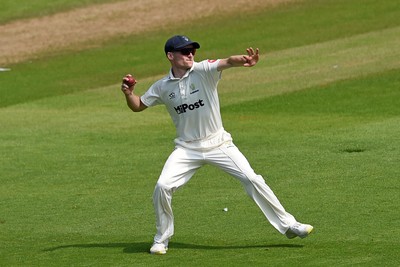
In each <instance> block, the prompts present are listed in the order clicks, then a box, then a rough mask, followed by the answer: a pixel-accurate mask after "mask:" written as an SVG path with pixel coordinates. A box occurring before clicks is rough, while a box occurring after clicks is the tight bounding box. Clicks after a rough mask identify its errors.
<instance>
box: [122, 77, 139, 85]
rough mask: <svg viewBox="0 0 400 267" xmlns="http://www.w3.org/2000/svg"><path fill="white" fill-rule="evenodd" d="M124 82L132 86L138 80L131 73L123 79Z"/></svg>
mask: <svg viewBox="0 0 400 267" xmlns="http://www.w3.org/2000/svg"><path fill="white" fill-rule="evenodd" d="M122 82H123V83H124V84H126V85H127V86H129V87H132V86H134V85H135V84H136V80H135V78H133V76H132V75H131V74H128V75H126V76H125V77H124V79H122Z"/></svg>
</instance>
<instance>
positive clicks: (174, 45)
mask: <svg viewBox="0 0 400 267" xmlns="http://www.w3.org/2000/svg"><path fill="white" fill-rule="evenodd" d="M188 45H193V47H194V48H196V49H198V48H200V45H199V43H198V42H193V41H192V40H190V39H189V38H188V37H186V36H184V35H175V36H173V37H171V38H169V39H168V40H167V42H166V43H165V47H164V51H165V54H167V53H168V52H172V51H177V50H179V49H182V48H184V47H185V46H188Z"/></svg>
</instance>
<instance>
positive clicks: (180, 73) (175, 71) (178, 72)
mask: <svg viewBox="0 0 400 267" xmlns="http://www.w3.org/2000/svg"><path fill="white" fill-rule="evenodd" d="M188 70H189V69H181V68H174V67H172V74H173V75H174V77H175V78H179V79H180V78H182V77H183V76H185V74H186V72H187V71H188Z"/></svg>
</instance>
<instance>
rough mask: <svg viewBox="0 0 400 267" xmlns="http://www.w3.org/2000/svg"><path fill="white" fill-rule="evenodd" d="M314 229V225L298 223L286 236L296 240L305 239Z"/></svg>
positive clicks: (290, 228) (291, 227)
mask: <svg viewBox="0 0 400 267" xmlns="http://www.w3.org/2000/svg"><path fill="white" fill-rule="evenodd" d="M313 229H314V227H313V226H312V225H309V224H302V223H299V222H297V223H295V224H293V225H292V226H290V227H289V229H288V230H287V231H286V233H285V235H286V237H287V238H289V239H292V238H295V237H297V236H298V237H300V238H305V237H307V236H308V235H309V234H310V233H311V232H312V230H313Z"/></svg>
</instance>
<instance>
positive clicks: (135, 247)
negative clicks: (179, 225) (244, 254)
mask: <svg viewBox="0 0 400 267" xmlns="http://www.w3.org/2000/svg"><path fill="white" fill-rule="evenodd" d="M150 246H151V243H149V242H137V243H104V244H74V245H65V246H58V247H53V248H48V249H44V250H43V251H55V250H60V249H67V248H122V249H123V252H124V253H148V252H149V249H150ZM170 247H171V248H173V249H193V250H201V249H204V250H218V249H220V250H229V249H246V248H260V249H263V248H264V249H266V250H268V249H271V248H302V247H303V245H298V244H274V245H254V246H252V245H248V246H246V245H243V246H235V245H232V246H212V245H197V244H189V243H179V242H171V243H170Z"/></svg>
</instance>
